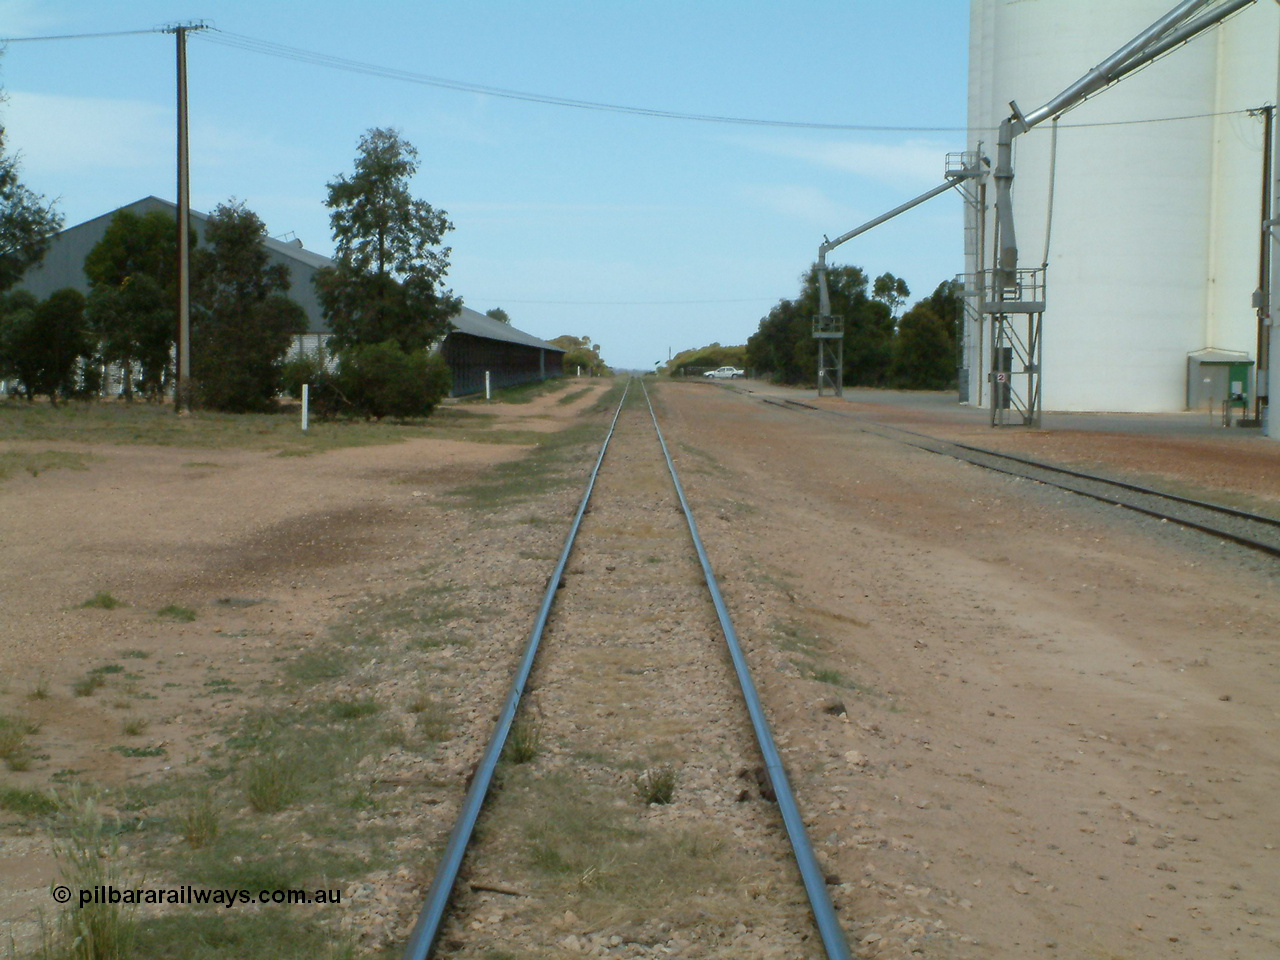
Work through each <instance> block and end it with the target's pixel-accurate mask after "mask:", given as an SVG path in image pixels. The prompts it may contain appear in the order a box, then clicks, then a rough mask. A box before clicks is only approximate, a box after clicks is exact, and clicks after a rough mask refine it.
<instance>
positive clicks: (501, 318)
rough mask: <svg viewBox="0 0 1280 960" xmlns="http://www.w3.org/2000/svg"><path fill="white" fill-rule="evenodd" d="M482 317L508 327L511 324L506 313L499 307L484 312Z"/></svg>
mask: <svg viewBox="0 0 1280 960" xmlns="http://www.w3.org/2000/svg"><path fill="white" fill-rule="evenodd" d="M484 315H485V316H486V317H490V318H491V319H494V320H497V321H498V322H499V323H505V324H508V325H510V323H511V317H510V316H509V315H508V314H507V311H505V310H503V309H502V308H501V307H494V308H492V309H491V310H486V311H485V312H484Z"/></svg>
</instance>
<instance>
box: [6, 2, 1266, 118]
mask: <svg viewBox="0 0 1280 960" xmlns="http://www.w3.org/2000/svg"><path fill="white" fill-rule="evenodd" d="M201 26H202V29H200V30H199V31H193V32H192V34H191V37H192V38H194V39H199V40H204V41H206V42H208V43H213V44H217V45H220V46H224V47H230V48H233V49H238V50H244V51H246V52H249V53H256V54H259V55H261V56H268V57H275V58H277V59H282V60H292V61H295V62H298V63H306V64H310V65H312V66H319V67H327V68H329V69H332V70H344V71H346V72H349V73H358V74H363V75H365V76H372V77H379V78H381V79H385V80H398V81H400V82H403V83H413V84H418V85H420V86H429V87H435V88H438V89H442V90H452V91H454V92H457V93H473V94H478V95H481V96H487V97H497V98H500V99H505V100H516V101H522V102H525V103H539V104H545V105H548V106H558V107H567V108H571V109H576V110H592V111H598V112H605V113H620V114H628V115H631V116H641V117H652V118H656V119H662V120H685V121H692V122H698V123H720V124H736V125H740V126H758V127H779V128H789V129H799V130H832V131H847V132H855V133H980V132H985V131H988V130H995V129H996V128H995V127H990V128H987V127H969V126H963V127H958V126H927V125H915V124H871V123H834V122H829V121H816V120H778V119H769V118H765V117H737V116H731V115H725V114H711V113H690V112H685V111H680V110H667V109H662V108H658V107H643V106H634V105H628V104H619V103H607V102H604V101H597V100H582V99H578V98H575V97H564V96H559V95H557V94H546V93H535V92H532V91H526V90H513V89H509V88H506V87H495V86H491V85H488V84H481V83H473V82H471V81H467V80H455V79H451V78H449V77H437V76H433V75H431V74H425V73H418V72H415V71H412V70H405V69H401V68H399V67H388V66H385V65H383V64H376V63H370V62H367V61H362V60H354V59H351V58H349V57H339V56H335V55H333V54H327V53H321V52H319V51H316V50H307V49H305V48H303V47H294V46H289V45H288V44H283V43H276V42H275V41H272V40H263V39H261V38H258V37H251V36H248V35H247V34H240V33H232V32H230V31H227V30H221V29H219V28H218V27H214V26H212V25H208V24H202V25H201ZM169 32H172V31H171V30H170V29H169V28H166V27H152V28H150V29H146V30H115V31H102V32H97V33H73V34H57V35H45V36H35V37H0V44H7V43H31V42H36V41H48V40H94V39H103V38H109V37H131V36H142V35H146V34H153V33H169ZM1161 59H1162V58H1161ZM1247 112H1248V111H1247V110H1246V109H1241V110H1224V111H1218V112H1214V113H1198V114H1186V115H1181V116H1174V117H1143V118H1139V119H1134V120H1110V121H1101V122H1096V123H1064V124H1062V125H1061V126H1062V128H1063V129H1083V128H1087V127H1113V126H1124V125H1128V124H1142V123H1170V122H1175V121H1181V120H1201V119H1207V118H1212V117H1225V116H1233V115H1237V114H1244V113H1247Z"/></svg>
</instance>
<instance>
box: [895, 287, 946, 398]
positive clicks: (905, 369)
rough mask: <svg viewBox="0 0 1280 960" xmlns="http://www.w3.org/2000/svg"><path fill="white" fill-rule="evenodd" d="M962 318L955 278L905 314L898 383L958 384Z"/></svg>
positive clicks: (897, 351) (933, 387)
mask: <svg viewBox="0 0 1280 960" xmlns="http://www.w3.org/2000/svg"><path fill="white" fill-rule="evenodd" d="M959 317H960V289H959V285H958V284H956V282H955V281H953V280H951V281H947V282H945V283H942V284H939V285H938V288H937V289H936V290H934V291H933V293H932V294H931V295H930V296H929V298H928V299H926V300H921V301H919V302H918V303H916V304H915V305H914V306H912V308H911V309H910V310H908V311H907V312H906V313H905V314H904V315H903V317H902V319H901V320H900V321H899V322H898V335H897V338H896V339H895V341H894V350H893V366H892V380H893V383H894V385H895V386H898V387H902V388H905V389H911V390H945V389H947V388H948V387H951V386H953V385H954V384H955V382H956V350H957V336H958V332H959V331H958V325H959Z"/></svg>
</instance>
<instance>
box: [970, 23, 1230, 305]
mask: <svg viewBox="0 0 1280 960" xmlns="http://www.w3.org/2000/svg"><path fill="white" fill-rule="evenodd" d="M1253 2H1254V0H1224V2H1222V3H1218V4H1216V5H1215V4H1214V3H1213V2H1212V0H1183V2H1182V3H1179V4H1178V5H1177V6H1176V7H1174V8H1173V9H1172V10H1170V11H1169V12H1168V13H1166V14H1165V15H1164V16H1163V17H1161V18H1160V19H1159V20H1157V21H1156V22H1155V23H1153V24H1151V26H1149V27H1147V29H1145V30H1143V31H1142V32H1141V33H1140V34H1138V35H1137V36H1136V37H1134V38H1133V39H1132V40H1130V41H1129V42H1128V43H1126V44H1125V45H1124V46H1123V47H1121V48H1120V49H1119V50H1117V51H1116V52H1115V53H1113V54H1112V55H1111V56H1109V57H1107V59H1105V60H1103V61H1102V62H1101V63H1099V64H1098V65H1097V66H1096V67H1094V68H1093V69H1092V70H1090V71H1089V72H1088V73H1086V74H1085V75H1084V76H1083V77H1081V78H1080V79H1079V80H1077V81H1076V82H1075V83H1073V84H1071V86H1069V87H1067V88H1066V89H1065V90H1063V91H1062V92H1061V93H1059V94H1058V95H1057V96H1056V97H1054V98H1053V99H1051V100H1049V101H1048V102H1046V103H1045V104H1044V105H1043V106H1041V107H1038V108H1037V109H1035V110H1032V111H1030V112H1029V113H1025V114H1024V113H1023V112H1022V111H1021V110H1019V109H1018V104H1017V103H1016V102H1014V101H1010V102H1009V107H1010V109H1011V110H1012V111H1013V113H1012V115H1011V116H1009V118H1008V119H1006V120H1004V121H1003V122H1002V123H1001V124H1000V133H999V137H998V138H997V141H996V168H995V172H994V174H993V179H994V180H995V187H996V229H997V230H998V231H999V238H1000V239H999V250H998V256H997V259H996V267H997V271H996V278H995V280H996V282H995V287H996V290H997V291H999V290H1002V289H1005V288H1009V287H1012V286H1014V285H1016V283H1017V276H1018V240H1017V235H1016V233H1015V231H1014V226H1013V138H1014V137H1016V136H1018V135H1019V134H1023V133H1026V132H1027V131H1028V130H1030V129H1031V128H1032V127H1034V126H1035V125H1036V124H1038V123H1042V122H1043V121H1045V120H1048V119H1049V118H1051V117H1058V116H1061V115H1062V114H1063V113H1065V112H1066V111H1068V110H1070V109H1071V108H1072V107H1076V106H1079V105H1080V104H1081V103H1083V102H1084V101H1085V100H1087V99H1088V98H1089V97H1091V96H1093V95H1094V94H1095V93H1097V92H1098V91H1099V90H1102V89H1104V88H1106V87H1109V86H1111V84H1113V83H1116V82H1118V81H1120V80H1122V79H1124V78H1125V77H1127V76H1128V75H1129V74H1131V73H1133V71H1135V70H1137V69H1139V68H1140V67H1144V66H1146V65H1147V64H1148V63H1150V62H1151V61H1152V60H1154V59H1156V58H1157V57H1159V56H1162V55H1163V54H1165V53H1168V52H1169V51H1170V50H1172V49H1173V48H1174V47H1177V46H1179V45H1181V44H1183V43H1186V42H1187V41H1188V40H1190V39H1192V38H1193V37H1195V36H1197V35H1199V34H1200V33H1202V32H1204V31H1205V30H1207V29H1209V28H1210V27H1212V26H1215V25H1216V24H1218V23H1220V22H1222V21H1223V20H1225V19H1226V18H1227V17H1229V16H1231V15H1232V14H1233V13H1236V12H1237V11H1239V10H1242V9H1244V8H1245V7H1247V6H1249V4H1251V3H1253ZM1206 8H1208V9H1206ZM994 299H1003V297H1001V296H999V295H997V296H996V297H995V298H994ZM1014 299H1016V296H1015V297H1014Z"/></svg>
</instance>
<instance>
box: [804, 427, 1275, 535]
mask: <svg viewBox="0 0 1280 960" xmlns="http://www.w3.org/2000/svg"><path fill="white" fill-rule="evenodd" d="M812 409H814V410H821V409H822V408H821V407H813V408H812ZM826 412H828V413H834V414H836V415H837V416H841V417H848V418H849V419H853V418H852V417H850V416H849V415H848V414H843V413H840V411H838V410H829V411H826ZM876 426H877V427H882V428H884V429H886V430H896V431H897V432H899V433H905V434H907V435H908V436H911V437H919V438H921V439H922V440H928V441H930V442H932V443H940V444H944V445H946V446H951V447H955V448H956V449H958V450H967V451H969V452H970V453H976V454H979V455H981V456H984V457H995V458H997V459H1000V460H1008V461H1010V462H1012V463H1021V464H1023V465H1025V466H1028V467H1034V468H1036V469H1037V470H1046V471H1048V472H1050V473H1061V474H1063V475H1064V476H1068V477H1075V478H1077V479H1079V480H1088V481H1090V482H1092V483H1102V484H1106V485H1107V486H1111V487H1117V488H1118V489H1121V490H1128V491H1130V492H1132V493H1141V494H1145V495H1146V496H1149V497H1157V498H1159V499H1161V500H1168V501H1170V502H1172V503H1181V504H1185V505H1186V506H1189V507H1197V508H1199V509H1201V510H1207V511H1209V512H1211V513H1221V514H1223V515H1224V516H1228V517H1235V518H1236V519H1238V520H1247V521H1249V522H1250V523H1258V524H1262V525H1264V526H1271V527H1280V519H1277V518H1276V517H1268V516H1264V515H1263V514H1260V513H1251V512H1249V511H1248V510H1240V509H1238V508H1236V507H1228V506H1226V505H1225V504H1221V503H1212V502H1210V501H1208V500H1197V499H1195V498H1194V497H1184V496H1181V495H1180V494H1176V493H1169V492H1168V491H1165V490H1156V489H1154V488H1153V487H1144V486H1142V485H1141V484H1139V483H1129V482H1128V481H1127V480H1116V479H1114V478H1112V477H1102V476H1099V475H1098V474H1095V473H1084V472H1083V471H1080V470H1073V469H1071V468H1070V467H1062V466H1058V465H1056V464H1052V463H1045V462H1044V461H1043V460H1033V459H1031V458H1030V457H1019V456H1017V455H1015V454H1012V453H1002V452H1001V451H999V450H989V449H987V448H986V447H975V446H972V445H970V444H967V443H960V442H959V441H958V440H943V439H941V438H940V437H934V436H930V435H929V434H927V433H920V432H919V431H918V430H908V429H906V428H905V427H897V426H893V425H892V424H887V423H876ZM966 462H972V461H966Z"/></svg>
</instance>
